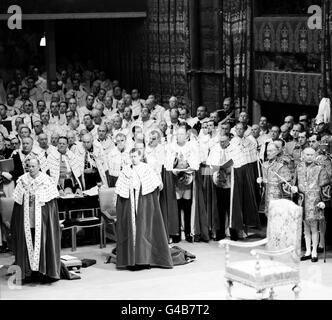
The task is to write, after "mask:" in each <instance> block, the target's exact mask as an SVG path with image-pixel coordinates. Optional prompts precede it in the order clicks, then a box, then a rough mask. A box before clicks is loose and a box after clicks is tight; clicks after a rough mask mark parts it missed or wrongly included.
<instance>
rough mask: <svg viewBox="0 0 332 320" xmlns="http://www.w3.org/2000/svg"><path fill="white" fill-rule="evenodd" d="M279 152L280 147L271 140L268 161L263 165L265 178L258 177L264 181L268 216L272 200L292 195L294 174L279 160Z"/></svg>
mask: <svg viewBox="0 0 332 320" xmlns="http://www.w3.org/2000/svg"><path fill="white" fill-rule="evenodd" d="M278 152H279V150H278V147H277V146H276V145H275V144H274V143H273V142H270V143H269V144H268V146H267V158H268V161H265V162H264V163H263V165H262V171H263V178H261V177H259V178H257V182H258V183H259V184H261V183H264V186H265V205H264V213H265V215H266V216H268V209H269V205H270V201H271V200H278V199H283V198H289V195H290V190H289V183H290V182H291V180H292V175H291V172H290V170H289V168H288V167H287V165H285V164H284V163H283V162H281V161H278ZM287 183H288V184H287Z"/></svg>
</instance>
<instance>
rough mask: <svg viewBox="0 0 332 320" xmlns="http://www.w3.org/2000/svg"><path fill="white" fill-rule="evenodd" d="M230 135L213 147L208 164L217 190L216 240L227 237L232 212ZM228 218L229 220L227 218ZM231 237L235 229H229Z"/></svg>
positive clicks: (215, 197) (213, 195)
mask: <svg viewBox="0 0 332 320" xmlns="http://www.w3.org/2000/svg"><path fill="white" fill-rule="evenodd" d="M229 143H230V142H229V137H228V136H225V135H223V136H221V137H220V141H219V143H218V144H216V145H214V146H213V147H212V148H211V151H210V154H209V157H208V159H207V161H206V164H207V165H209V166H210V167H211V176H212V180H213V184H214V185H215V191H214V193H213V194H212V197H213V198H214V199H213V201H216V202H217V210H218V212H217V214H216V215H215V216H214V217H213V218H214V224H215V229H216V240H221V239H224V238H225V237H226V229H227V228H226V221H229V213H230V197H231V172H232V168H231V164H230V165H227V166H224V165H225V164H227V163H229V160H230V159H229V155H228V154H227V152H226V151H227V148H228V146H229ZM227 218H228V220H226V219H227ZM229 232H230V235H231V238H234V235H235V237H236V235H237V233H236V231H235V230H233V229H230V230H229Z"/></svg>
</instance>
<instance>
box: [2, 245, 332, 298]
mask: <svg viewBox="0 0 332 320" xmlns="http://www.w3.org/2000/svg"><path fill="white" fill-rule="evenodd" d="M179 246H180V247H182V248H183V249H185V250H187V251H190V252H192V253H193V254H195V255H196V256H197V260H196V261H195V262H193V263H190V264H187V265H183V266H177V267H174V268H173V269H171V270H169V269H167V270H165V269H157V268H155V269H151V270H142V271H135V272H133V271H127V270H124V271H119V270H117V269H116V268H115V265H114V264H104V261H105V260H106V258H107V256H108V255H109V253H110V252H111V250H112V248H113V247H114V245H112V244H108V245H107V248H106V249H100V248H99V247H98V246H97V245H94V246H85V247H79V248H78V250H77V251H76V252H74V253H72V252H71V251H70V249H65V250H63V251H62V254H69V255H74V256H76V257H78V258H90V259H96V260H97V264H95V265H93V266H91V267H89V268H85V269H81V273H80V276H81V279H80V280H72V281H69V280H61V281H58V282H55V283H52V284H46V285H43V284H39V283H37V284H29V285H25V286H22V288H20V289H16V290H13V289H10V288H8V284H7V283H8V276H6V273H7V268H8V266H9V265H10V264H12V263H13V257H12V256H10V255H9V254H1V255H0V299H4V300H7V299H14V300H20V299H33V300H38V299H52V300H57V299H65V300H67V299H68V300H71V299H73V300H84V299H111V300H127V299H128V300H131V299H133V300H145V299H147V300H149V299H157V300H168V299H175V300H180V299H190V300H191V299H193V300H194V299H203V300H205V299H211V300H222V299H225V296H226V290H225V287H224V277H223V270H224V249H222V248H219V246H218V243H216V242H210V243H208V244H207V243H195V244H190V243H187V242H184V241H182V242H181V243H180V244H179ZM247 252H248V251H246V250H245V249H241V250H239V249H234V250H233V249H232V251H231V259H232V260H240V259H245V258H246V257H249V256H248V253H247ZM1 265H2V267H1ZM301 279H303V281H302V282H301V287H302V291H301V294H300V299H331V298H332V252H328V255H327V262H326V263H324V262H323V260H322V259H320V260H319V262H318V263H312V262H311V261H305V262H301ZM275 291H276V297H275V298H276V299H293V293H292V291H291V287H290V286H288V287H279V288H276V289H275ZM233 297H234V298H236V299H255V297H256V296H255V292H254V290H253V289H250V288H246V287H244V286H242V285H240V284H235V286H234V289H233Z"/></svg>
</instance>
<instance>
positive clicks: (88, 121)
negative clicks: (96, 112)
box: [83, 114, 98, 139]
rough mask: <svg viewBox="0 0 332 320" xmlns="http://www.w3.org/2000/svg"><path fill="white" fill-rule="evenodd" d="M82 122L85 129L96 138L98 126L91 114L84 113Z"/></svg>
mask: <svg viewBox="0 0 332 320" xmlns="http://www.w3.org/2000/svg"><path fill="white" fill-rule="evenodd" d="M83 123H84V126H85V129H86V130H87V131H88V132H89V133H90V134H91V135H92V137H93V139H96V138H97V136H98V131H97V129H98V126H97V125H95V124H94V123H93V119H92V116H91V114H85V115H84V117H83Z"/></svg>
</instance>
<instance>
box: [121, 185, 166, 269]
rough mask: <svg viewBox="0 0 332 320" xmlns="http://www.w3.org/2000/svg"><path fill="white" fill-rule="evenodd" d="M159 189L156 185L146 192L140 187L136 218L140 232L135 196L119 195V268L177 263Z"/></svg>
mask: <svg viewBox="0 0 332 320" xmlns="http://www.w3.org/2000/svg"><path fill="white" fill-rule="evenodd" d="M158 193H159V191H158V190H157V189H156V190H155V191H153V192H152V193H149V194H147V195H145V196H142V192H141V191H140V195H139V199H138V206H137V208H138V209H137V214H136V219H135V225H136V232H134V230H133V221H132V214H131V199H130V198H129V199H125V198H122V197H120V196H118V200H117V207H116V211H117V224H116V229H117V237H118V238H117V257H116V265H117V267H118V268H123V267H128V266H135V265H150V266H155V267H162V268H172V267H173V262H172V258H171V253H170V249H169V246H168V238H167V234H166V231H165V226H164V220H163V217H162V213H161V210H160V204H159V199H158ZM134 234H135V235H136V236H135V239H134Z"/></svg>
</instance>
